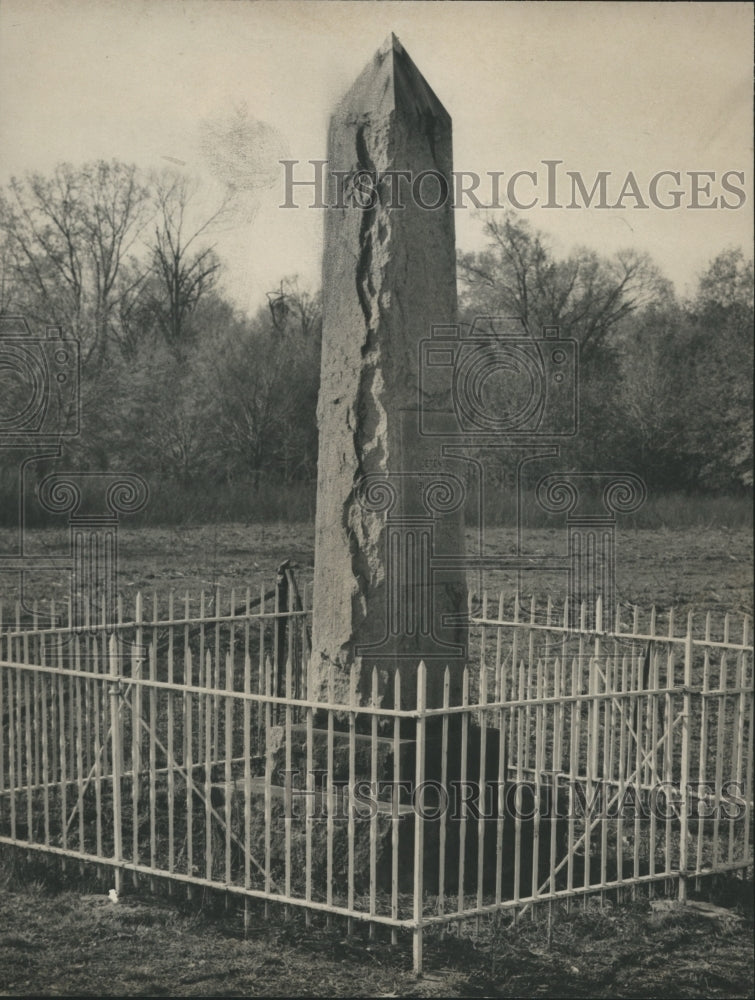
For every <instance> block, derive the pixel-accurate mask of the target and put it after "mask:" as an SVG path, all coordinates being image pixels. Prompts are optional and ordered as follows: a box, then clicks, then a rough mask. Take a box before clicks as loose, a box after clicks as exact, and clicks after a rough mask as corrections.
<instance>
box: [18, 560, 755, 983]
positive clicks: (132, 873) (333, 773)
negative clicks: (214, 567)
mask: <svg viewBox="0 0 755 1000" xmlns="http://www.w3.org/2000/svg"><path fill="white" fill-rule="evenodd" d="M509 604H510V608H507V604H506V601H505V600H504V598H503V597H501V598H500V599H499V600H498V601H497V602H496V604H495V606H493V604H492V602H490V601H489V600H488V598H487V597H485V596H483V598H482V601H481V602H480V605H479V607H477V608H471V609H470V650H471V659H472V662H473V663H474V667H473V668H471V667H468V668H467V669H465V670H464V673H463V677H462V678H461V681H462V683H461V690H462V696H461V699H460V701H459V703H457V704H453V703H451V700H450V691H451V690H453V684H452V678H451V676H450V674H449V672H448V670H446V672H445V675H444V681H445V683H444V687H443V691H444V695H443V699H442V703H435V704H428V703H427V694H426V693H427V673H428V670H429V669H430V668H426V667H425V665H424V664H420V665H419V667H413V668H412V669H411V670H409V669H408V668H406V667H401V668H400V669H390V670H378V669H374V670H372V671H371V672H370V674H369V677H368V678H367V681H368V683H367V684H366V685H365V683H364V682H365V678H364V677H360V676H359V674H358V672H357V670H356V669H353V670H352V671H351V674H350V678H349V679H350V683H349V685H348V697H345V698H344V697H343V696H342V695H341V696H340V697H337V696H336V691H342V690H343V687H342V685H340V684H339V678H338V677H337V676H336V673H335V668H331V672H330V676H329V681H328V685H327V688H328V690H327V695H326V700H324V701H311V700H309V699H308V698H307V683H306V678H307V665H308V661H309V657H310V644H309V617H310V615H309V611H308V608H307V595H306V593H304V594H303V595H302V594H299V592H298V590H297V588H296V583H295V580H294V579H293V576H292V574H290V572H287V573H284V574H281V575H279V579H278V583H277V585H276V586H275V587H274V588H271V589H270V590H267V591H265V590H264V589H263V590H262V591H261V592H260V593H259V594H257V595H252V594H251V593H250V592H249V591H247V592H245V594H244V595H243V596H242V597H241V598H240V599H239V598H238V597H237V595H236V594H235V593H234V592H232V593H231V594H230V595H226V596H225V598H223V597H222V595H221V594H220V593H219V592H214V593H213V594H212V595H211V596H209V595H205V594H202V595H198V596H197V597H191V596H189V595H184V596H183V597H182V598H181V599H180V600H179V599H178V598H177V596H176V595H174V594H170V595H168V596H167V597H166V598H165V599H163V598H160V597H157V596H154V597H153V598H152V599H151V600H150V601H147V600H145V599H144V598H143V597H142V596H141V595H137V596H136V598H135V602H134V607H133V609H129V610H130V613H126V611H125V610H124V608H123V607H122V606H119V611H118V616H117V620H116V621H115V622H104V621H103V622H100V623H97V624H93V623H91V622H87V623H85V627H84V628H83V629H78V630H77V629H74V628H72V626H71V623H70V619H66V617H65V616H64V618H63V621H62V622H61V620H60V618H59V617H58V615H57V613H56V609H55V607H54V606H52V607H47V608H45V609H44V612H43V611H42V610H40V609H39V608H35V610H34V612H33V613H32V615H31V616H27V617H24V616H23V614H22V613H21V612H20V611H19V610H16V611H15V613H14V614H12V615H11V616H10V620H8V617H7V616H6V618H5V620H4V622H3V623H2V626H1V627H0V843H4V844H9V845H15V846H21V847H23V848H25V849H29V850H40V851H44V852H48V853H51V854H55V855H59V856H61V857H62V858H72V859H78V860H79V861H86V862H92V863H95V864H97V865H99V866H109V867H110V868H111V869H112V870H113V872H114V880H115V883H116V886H117V887H120V885H121V882H122V880H123V879H124V878H128V879H130V880H132V881H133V882H134V883H138V882H139V880H140V879H144V878H146V879H149V880H152V881H155V880H157V879H167V880H169V883H171V884H173V885H177V884H184V885H185V886H186V891H187V892H188V893H189V895H191V894H192V893H193V892H195V891H196V890H197V888H198V887H210V888H213V889H217V890H221V891H224V892H227V893H229V894H235V895H238V896H239V897H241V898H243V899H245V900H247V901H248V900H249V899H253V898H257V899H260V900H263V901H264V902H265V905H266V906H267V905H269V904H270V903H273V902H277V903H282V904H284V905H287V906H293V907H301V908H303V909H304V911H305V913H306V919H307V921H308V922H309V921H311V919H312V916H313V914H315V913H317V912H320V913H323V914H325V915H326V917H327V919H328V920H330V919H332V918H333V917H334V916H340V917H344V918H347V920H348V921H349V927H350V928H351V927H352V926H353V924H354V922H355V921H364V922H367V923H368V924H369V925H370V927H371V933H374V930H375V928H376V927H377V926H379V925H385V926H386V927H388V928H390V930H391V934H392V936H393V938H394V940H395V939H396V936H397V933H398V932H399V931H400V930H402V929H403V930H409V931H411V932H412V934H413V937H414V943H415V952H414V961H415V967H416V968H418V969H419V968H420V967H421V964H422V935H423V930H424V929H425V928H427V927H437V926H441V927H444V928H448V927H450V926H451V925H456V924H459V923H461V922H462V921H466V920H469V919H470V918H471V919H474V920H476V921H477V922H478V923H479V921H480V920H482V919H483V918H485V917H488V916H490V915H494V914H496V913H501V912H504V911H510V912H512V913H513V914H514V915H521V914H522V913H524V912H526V911H527V910H529V909H530V908H532V907H539V906H541V905H543V904H545V905H546V906H548V907H549V908H552V907H553V906H554V905H555V904H558V903H561V904H563V905H565V906H567V907H569V906H572V905H574V902H575V900H577V899H578V898H580V897H584V898H586V897H587V896H588V895H590V894H593V893H598V894H600V895H601V897H604V896H605V895H606V894H608V893H611V894H613V895H614V896H615V897H618V898H621V897H624V896H633V895H636V894H637V892H640V891H643V888H647V889H648V890H652V888H653V887H654V886H655V887H661V888H663V890H664V891H669V889H670V888H671V887H673V888H674V891H675V892H676V893H678V895H679V897H680V898H682V899H683V898H685V896H686V894H687V892H688V890H689V888H690V885H693V884H695V882H696V881H699V880H700V879H701V878H703V877H704V876H706V875H710V874H713V873H717V872H725V871H734V870H739V869H744V868H747V867H748V866H750V865H751V864H752V777H753V775H752V758H753V752H752V751H753V657H752V645H751V632H750V621H749V619H748V618H746V617H745V618H744V619H742V620H741V621H740V622H738V623H737V625H736V629H735V625H734V622H733V620H732V619H731V618H730V617H729V616H727V617H726V618H725V619H724V620H723V621H721V622H718V623H716V622H714V621H712V619H711V617H710V616H707V617H706V618H705V619H704V620H703V621H702V622H701V623H700V624H699V625H698V624H696V622H695V621H694V619H693V617H692V616H688V617H687V618H686V619H685V620H684V622H682V623H681V626H679V625H677V623H676V622H675V619H674V615H673V613H670V614H668V615H666V616H665V618H664V621H663V623H661V621H660V616H659V615H658V614H657V613H656V612H655V611H651V612H649V613H647V614H644V615H643V614H642V613H641V612H640V611H639V610H638V609H626V608H624V609H619V611H618V612H617V617H616V620H615V621H613V622H611V623H610V625H611V628H604V627H603V626H604V624H606V623H603V621H602V615H601V608H600V605H599V604H598V606H597V607H596V608H595V609H592V610H594V614H591V616H590V619H589V620H590V621H592V622H594V623H595V625H594V627H592V628H587V627H586V626H585V622H586V621H587V620H588V618H587V615H586V612H585V610H584V609H583V611H582V627H576V628H575V627H574V625H573V615H572V616H571V617H570V615H569V614H568V613H566V612H563V610H562V611H561V612H557V610H556V608H555V606H554V605H553V603H552V602H550V601H548V602H547V604H546V605H545V606H544V607H542V608H538V606H537V605H536V604H535V602H532V603H531V604H530V605H529V607H528V608H527V609H523V607H522V605H521V602H520V600H519V599H515V600H513V603H512V602H511V601H510V602H509ZM147 609H148V610H147ZM622 614H623V615H624V617H623V618H622ZM570 622H571V624H570ZM365 689H366V690H367V691H368V692H369V693H368V695H366V696H365V695H364V694H361V695H360V693H359V692H360V691H361V692H364V691H365ZM388 706H390V707H388Z"/></svg>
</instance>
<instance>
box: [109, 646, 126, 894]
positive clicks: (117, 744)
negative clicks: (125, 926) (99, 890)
mask: <svg viewBox="0 0 755 1000" xmlns="http://www.w3.org/2000/svg"><path fill="white" fill-rule="evenodd" d="M108 654H109V655H108V660H109V668H110V733H111V740H112V744H113V748H112V754H111V761H112V768H113V857H114V859H115V862H116V864H115V891H116V892H117V893H119V892H120V891H121V864H122V862H123V841H122V837H121V830H122V826H121V823H122V808H121V772H122V762H121V749H122V747H121V725H120V704H119V700H120V696H121V695H120V678H119V672H118V640H117V638H116V636H115V634H113V635H111V636H110V643H109V649H108Z"/></svg>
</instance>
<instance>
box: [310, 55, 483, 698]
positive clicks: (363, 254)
mask: <svg viewBox="0 0 755 1000" xmlns="http://www.w3.org/2000/svg"><path fill="white" fill-rule="evenodd" d="M328 158H329V171H330V172H331V177H330V183H331V190H330V195H329V204H330V205H333V204H334V203H335V202H336V201H337V200H338V190H337V182H336V181H335V180H334V179H333V176H332V172H334V171H344V172H345V176H346V178H347V180H346V182H345V185H344V187H343V191H342V195H341V202H342V203H343V207H336V208H332V207H331V208H329V209H328V210H327V212H326V220H325V245H324V258H323V296H324V302H323V308H324V315H323V351H322V373H321V385H320V397H319V405H318V423H319V429H320V451H319V466H318V468H319V471H318V476H319V480H318V497H317V523H316V547H315V584H314V605H313V646H312V648H313V660H312V669H311V686H310V693H311V694H312V695H313V696H314V697H318V698H320V699H321V700H324V699H325V696H326V684H327V681H326V678H327V672H328V666H329V664H330V663H336V664H337V669H336V685H335V696H336V697H337V698H338V699H339V700H342V699H345V698H346V697H347V691H348V670H349V668H350V666H351V665H352V664H354V663H357V664H358V666H359V668H360V677H361V682H360V694H361V695H362V696H365V695H368V694H369V690H368V688H369V683H368V682H369V677H370V672H371V668H372V667H373V666H376V667H377V668H378V670H379V671H380V672H381V678H382V682H381V692H380V694H381V698H382V702H383V704H390V702H391V698H392V681H390V676H391V674H392V671H393V668H394V667H395V666H396V665H399V666H401V674H402V681H403V690H404V692H405V695H404V697H405V699H406V700H405V701H404V705H405V706H406V705H408V704H410V703H411V704H412V705H413V704H414V698H415V694H414V678H415V676H416V673H415V671H416V665H417V663H418V661H419V659H422V658H424V659H425V660H426V662H427V665H428V700H429V703H430V704H433V703H435V704H438V703H440V702H441V700H442V692H443V671H444V669H445V667H446V666H447V665H448V666H450V667H451V670H452V695H451V696H452V699H455V698H456V696H457V694H458V687H459V683H458V678H459V671H460V667H461V660H460V657H459V655H458V653H456V654H454V653H453V652H451V653H449V655H448V656H447V657H446V658H445V659H444V658H443V656H442V655H438V648H437V644H435V645H433V643H430V648H428V644H427V641H426V637H425V636H423V635H421V634H420V633H419V632H418V631H417V630H416V629H415V630H414V634H412V630H411V628H407V629H405V630H403V631H400V632H399V633H398V634H397V635H395V636H394V637H392V639H391V643H389V644H388V646H386V645H385V644H384V646H383V647H382V648H381V650H380V655H374V656H373V655H370V654H369V653H365V652H364V651H363V650H362V651H360V649H359V647H360V646H365V645H366V646H369V645H374V644H377V643H380V642H381V640H383V638H384V636H385V632H386V616H387V609H386V600H387V593H386V582H387V580H386V514H385V512H375V511H372V510H367V509H365V507H364V505H363V504H362V503H361V502H360V499H359V496H358V489H357V487H358V485H359V483H360V481H361V480H362V478H363V477H364V476H375V475H378V476H380V475H385V474H389V476H391V477H393V482H394V483H395V484H397V485H398V486H399V487H401V488H400V489H399V490H398V493H399V496H398V498H397V501H396V505H395V506H394V508H393V510H392V511H391V516H394V517H395V516H401V515H404V516H407V517H408V516H426V511H425V510H423V509H422V497H421V492H422V488H423V487H422V484H421V483H420V484H419V486H417V483H416V482H415V481H412V482H410V481H409V479H406V478H404V479H402V478H401V476H399V477H398V478H396V474H398V473H400V474H401V475H402V476H404V477H405V476H406V474H407V473H409V474H418V473H421V474H424V475H425V476H427V475H428V470H429V469H432V467H433V463H436V464H437V462H438V459H439V457H440V456H439V449H438V445H437V443H435V442H434V441H432V440H428V439H427V438H423V437H421V436H420V434H419V431H418V410H417V407H418V402H419V399H418V379H419V343H420V341H421V340H422V339H423V338H426V337H429V336H430V333H431V327H432V325H433V324H452V323H454V322H455V321H456V308H457V304H456V271H455V239H454V223H453V211H452V207H451V202H452V197H451V196H450V195H449V197H448V198H447V200H446V203H445V205H443V206H442V207H440V208H438V209H435V210H431V209H428V208H424V207H422V205H421V204H417V203H415V202H414V201H413V200H412V197H411V183H410V182H409V181H407V180H402V181H396V180H395V179H394V180H391V179H390V177H389V178H387V179H385V180H384V181H383V182H382V183H381V184H379V193H380V198H379V199H375V201H376V204H375V205H374V206H371V207H369V208H366V209H364V208H360V207H355V205H354V204H353V201H354V197H355V195H354V189H353V183H354V182H353V177H354V175H355V174H357V172H358V171H360V170H366V171H370V172H373V173H376V174H377V175H378V176H380V175H384V174H385V173H386V172H387V171H393V172H397V171H409V172H410V173H411V176H412V178H416V177H417V176H418V175H419V174H420V173H422V172H423V171H434V172H437V173H440V174H442V175H443V177H445V178H446V181H447V183H448V184H449V185H450V184H451V168H452V158H451V119H450V117H449V115H448V113H447V112H446V111H445V109H444V108H443V106H442V105H441V104H440V102H439V101H438V99H437V97H436V96H435V95H434V94H433V92H432V90H431V89H430V87H429V86H428V84H427V83H426V81H425V80H424V79H423V77H422V76H421V74H420V73H419V71H418V70H417V68H416V67H415V66H414V64H413V63H412V61H411V60H410V59H409V57H408V55H407V54H406V53H405V51H404V50H403V48H402V47H401V45H400V43H399V42H398V40H397V39H396V38H395V37H394V36H391V37H390V38H389V40H388V42H387V43H386V44H385V45H384V46H383V47H382V48H381V49H380V50H379V51H378V53H377V54H376V56H375V58H374V59H373V61H372V63H371V64H370V65H369V66H368V67H367V68H366V69H365V70H364V71H363V73H362V74H361V75H360V76H359V78H358V79H357V81H356V82H355V83H354V85H353V87H352V88H351V90H350V91H349V92H348V94H347V95H346V96H345V98H344V99H343V101H342V102H341V103H340V105H339V106H338V108H337V109H336V111H335V113H334V115H333V118H332V121H331V127H330V134H329V149H328ZM395 176H397V175H395ZM350 178H351V179H350ZM396 183H399V184H400V186H399V188H398V195H399V198H400V200H401V203H402V204H403V205H404V206H405V207H403V208H398V207H395V205H396V203H397V201H398V198H397V197H396V189H395V188H393V189H391V185H392V184H396ZM450 190H451V188H450V187H449V191H450ZM438 192H439V186H438V181H437V180H436V179H435V178H433V177H429V178H428V179H427V180H426V181H425V182H423V186H422V189H421V193H422V198H423V200H424V201H425V202H426V203H429V202H432V201H434V200H436V199H437V198H438ZM365 201H369V198H367V199H365ZM365 201H363V202H362V203H365ZM391 201H393V206H392V205H391V204H390V203H391ZM449 391H450V387H449ZM452 464H453V463H452ZM447 467H449V470H450V471H451V468H450V466H447ZM410 478H411V477H410ZM404 485H407V486H408V487H410V488H407V489H406V490H404V489H403V486H404ZM433 530H434V532H435V536H434V547H435V551H437V552H442V553H444V554H453V555H457V556H458V555H462V554H463V551H464V550H463V544H464V542H463V522H462V516H461V513H460V512H459V511H456V512H453V513H451V514H448V515H445V516H440V517H436V518H435V520H434V522H433ZM432 580H433V582H432V589H431V591H430V592H429V593H428V592H423V593H419V590H420V589H422V588H424V589H425V591H426V590H427V587H428V586H429V584H423V583H421V582H417V580H416V579H413V578H411V577H407V578H406V579H405V580H404V583H403V584H402V587H403V590H402V592H401V593H400V595H399V600H400V601H401V602H403V603H402V607H403V606H404V605H405V604H406V602H409V604H410V605H411V607H412V608H414V606H415V603H416V602H418V601H421V600H427V599H428V598H430V600H431V613H432V616H433V620H434V626H433V631H434V634H435V636H438V637H440V638H442V640H443V641H444V642H447V643H453V642H457V643H458V642H459V641H460V639H461V638H462V636H461V634H460V626H458V625H452V626H449V625H448V624H445V625H444V624H443V623H442V616H443V615H444V614H448V613H459V612H461V613H463V612H464V611H465V609H466V582H465V577H464V573H463V572H462V571H459V570H454V571H446V572H443V573H439V574H437V575H435V576H434V577H433V578H432ZM411 613H413V612H411V611H410V612H407V615H408V618H411ZM428 653H429V654H431V656H432V654H435V655H434V656H433V657H432V658H428Z"/></svg>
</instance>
